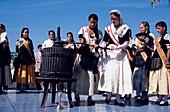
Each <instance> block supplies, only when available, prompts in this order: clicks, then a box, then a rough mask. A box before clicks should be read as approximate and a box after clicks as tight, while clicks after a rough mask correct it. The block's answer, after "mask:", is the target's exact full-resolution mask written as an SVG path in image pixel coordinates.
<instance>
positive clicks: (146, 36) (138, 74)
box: [133, 22, 155, 103]
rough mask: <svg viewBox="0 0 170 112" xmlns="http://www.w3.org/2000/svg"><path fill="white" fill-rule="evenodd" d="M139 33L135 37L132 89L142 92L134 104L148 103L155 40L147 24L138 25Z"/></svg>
mask: <svg viewBox="0 0 170 112" xmlns="http://www.w3.org/2000/svg"><path fill="white" fill-rule="evenodd" d="M139 27H140V31H141V33H138V34H137V35H136V36H137V38H136V50H137V51H136V56H135V58H134V60H133V62H134V66H135V69H134V73H133V88H134V90H136V91H139V92H142V96H141V99H137V100H136V102H140V103H148V101H149V99H148V86H149V69H150V60H151V54H152V50H153V46H154V45H153V39H154V38H155V37H154V35H153V34H152V33H150V30H149V23H148V22H141V23H140V26H139Z"/></svg>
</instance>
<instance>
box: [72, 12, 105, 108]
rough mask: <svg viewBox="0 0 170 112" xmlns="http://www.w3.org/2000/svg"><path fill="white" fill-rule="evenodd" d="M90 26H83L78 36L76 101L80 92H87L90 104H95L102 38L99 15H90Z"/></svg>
mask: <svg viewBox="0 0 170 112" xmlns="http://www.w3.org/2000/svg"><path fill="white" fill-rule="evenodd" d="M88 21H89V26H85V27H82V28H81V29H80V31H79V33H78V38H79V39H80V42H81V43H85V44H84V45H81V47H80V48H79V54H80V57H81V59H80V60H81V61H80V63H79V65H78V66H77V68H76V72H75V75H76V78H77V79H78V80H77V82H76V94H77V95H76V101H77V102H79V94H87V95H88V98H87V101H88V105H95V102H94V101H93V99H92V96H93V94H94V89H95V87H94V86H95V84H96V83H95V82H97V81H94V80H95V79H96V80H97V62H98V54H97V52H95V51H96V48H97V47H98V45H99V43H100V41H101V39H102V32H101V31H100V30H98V25H97V24H98V17H97V15H96V14H91V15H90V16H89V17H88Z"/></svg>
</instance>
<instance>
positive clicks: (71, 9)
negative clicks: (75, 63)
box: [0, 0, 170, 52]
mask: <svg viewBox="0 0 170 112" xmlns="http://www.w3.org/2000/svg"><path fill="white" fill-rule="evenodd" d="M150 2H151V0H0V23H2V24H4V25H5V26H6V29H7V32H8V38H9V43H10V48H11V51H15V43H16V41H17V39H18V38H20V34H21V29H22V28H23V27H28V28H29V29H30V38H31V39H32V40H33V44H34V50H35V52H36V51H37V45H38V44H42V43H43V42H44V40H46V39H48V38H49V37H48V31H49V30H54V31H57V27H59V26H60V27H61V32H60V33H61V38H62V39H66V33H67V32H69V31H71V32H72V33H73V35H74V39H75V40H76V41H78V38H77V36H78V35H77V33H78V31H79V29H80V28H81V27H82V26H86V25H88V16H89V15H90V14H92V13H95V14H97V15H98V17H99V23H98V25H99V26H98V27H99V29H100V30H101V31H102V32H103V33H104V28H105V27H106V26H108V25H110V24H111V20H110V16H109V12H110V11H111V10H113V9H118V10H120V11H121V13H122V17H123V20H124V22H125V23H126V24H127V25H128V26H129V27H130V28H131V29H132V36H133V37H135V36H134V35H135V34H136V33H138V32H139V23H140V22H142V21H148V22H149V23H150V26H151V29H150V30H151V32H152V33H153V34H154V35H155V36H159V34H158V33H157V32H156V29H155V24H156V23H157V22H158V21H160V20H163V21H165V22H166V23H167V25H168V32H169V33H170V28H169V27H170V4H169V3H168V0H162V1H161V3H159V4H157V3H155V4H154V8H153V7H151V5H150Z"/></svg>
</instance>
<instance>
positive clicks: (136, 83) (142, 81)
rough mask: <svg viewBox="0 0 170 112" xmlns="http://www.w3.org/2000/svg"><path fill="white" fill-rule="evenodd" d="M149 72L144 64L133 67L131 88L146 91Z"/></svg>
mask: <svg viewBox="0 0 170 112" xmlns="http://www.w3.org/2000/svg"><path fill="white" fill-rule="evenodd" d="M148 86H149V72H148V70H147V69H146V66H145V65H143V66H141V67H135V69H134V73H133V89H134V90H137V91H148Z"/></svg>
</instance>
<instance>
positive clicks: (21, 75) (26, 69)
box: [14, 64, 35, 84]
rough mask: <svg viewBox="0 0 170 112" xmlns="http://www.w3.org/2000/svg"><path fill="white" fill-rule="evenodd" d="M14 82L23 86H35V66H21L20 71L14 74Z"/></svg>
mask: <svg viewBox="0 0 170 112" xmlns="http://www.w3.org/2000/svg"><path fill="white" fill-rule="evenodd" d="M14 82H17V83H22V84H34V83H35V74H34V64H32V65H22V64H20V65H19V68H18V69H15V72H14Z"/></svg>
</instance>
